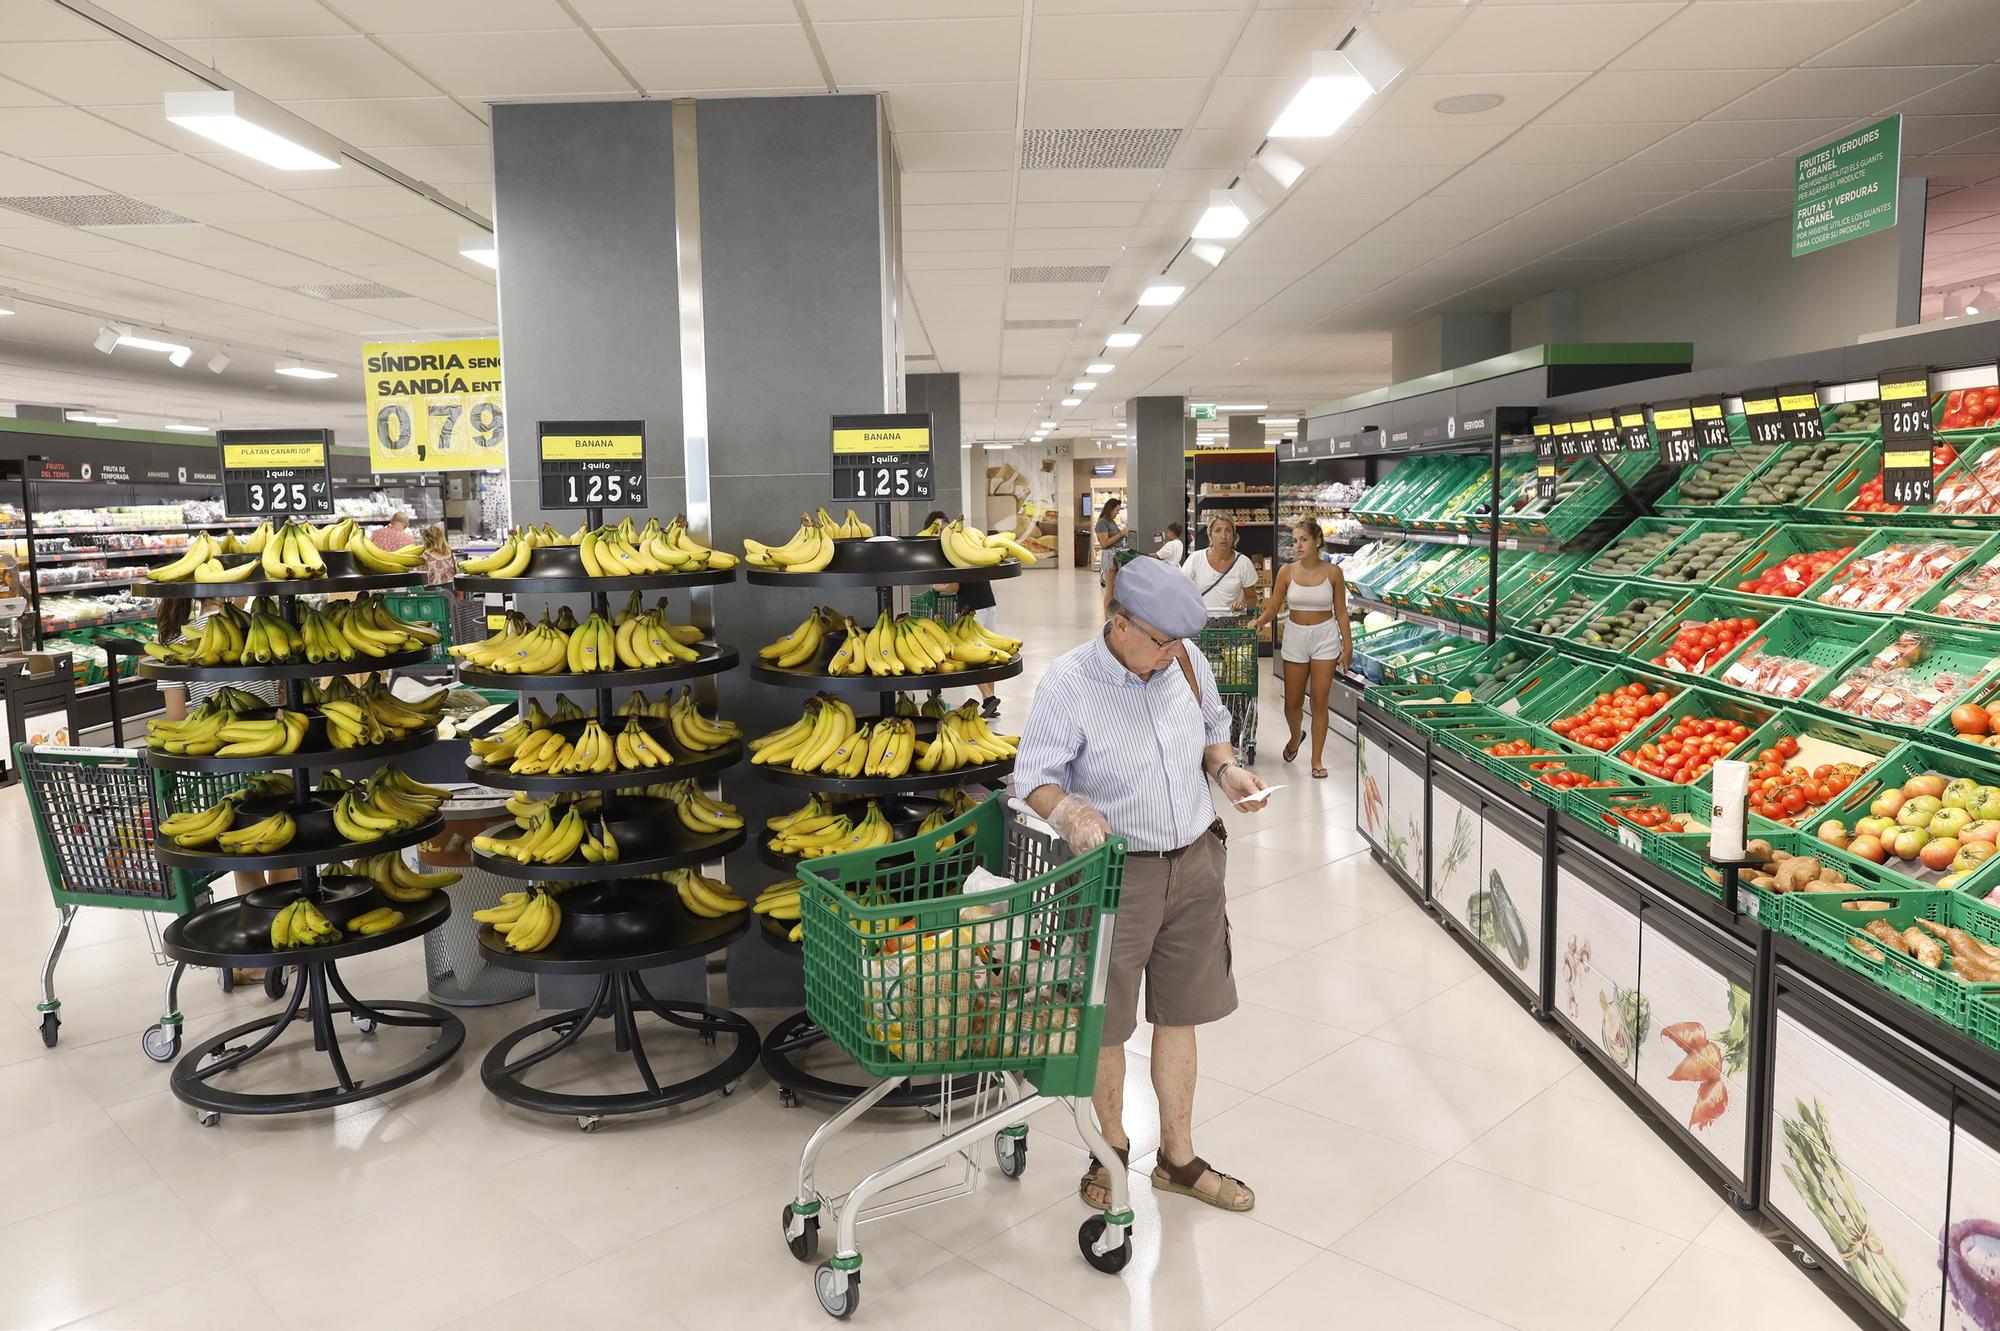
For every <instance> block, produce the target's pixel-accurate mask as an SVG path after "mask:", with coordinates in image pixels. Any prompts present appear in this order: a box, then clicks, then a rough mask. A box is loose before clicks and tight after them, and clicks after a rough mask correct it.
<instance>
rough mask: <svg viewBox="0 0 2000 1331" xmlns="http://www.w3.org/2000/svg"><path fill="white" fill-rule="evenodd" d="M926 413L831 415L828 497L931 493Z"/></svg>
mask: <svg viewBox="0 0 2000 1331" xmlns="http://www.w3.org/2000/svg"><path fill="white" fill-rule="evenodd" d="M931 430H932V423H931V416H930V413H929V412H914V413H910V414H906V415H898V416H835V417H834V418H833V497H834V499H835V500H836V501H837V502H842V503H859V502H861V501H863V500H867V501H870V502H874V503H887V502H889V501H891V500H898V499H931V498H934V497H935V495H934V491H935V488H936V487H935V483H934V481H933V479H932V458H931Z"/></svg>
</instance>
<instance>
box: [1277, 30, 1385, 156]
mask: <svg viewBox="0 0 2000 1331" xmlns="http://www.w3.org/2000/svg"><path fill="white" fill-rule="evenodd" d="M1374 92H1375V89H1374V87H1373V86H1371V85H1370V83H1369V82H1368V80H1367V79H1365V78H1363V77H1362V76H1361V71H1360V70H1358V69H1356V68H1355V67H1354V62H1353V61H1352V60H1350V59H1348V58H1347V56H1346V55H1345V54H1343V53H1342V52H1340V51H1314V52H1313V53H1312V73H1311V74H1310V75H1308V76H1307V78H1306V81H1305V83H1304V85H1303V86H1301V87H1300V88H1299V90H1298V91H1297V92H1296V93H1294V94H1292V100H1291V102H1290V103H1289V104H1287V105H1286V107H1285V109H1284V110H1283V111H1280V112H1279V113H1278V118H1277V119H1276V120H1274V121H1272V122H1271V137H1272V138H1274V139H1323V138H1326V137H1327V136H1328V135H1330V134H1332V133H1334V132H1335V131H1336V130H1338V129H1339V128H1340V127H1341V126H1342V125H1344V124H1346V123H1347V119H1348V117H1349V116H1351V115H1353V114H1354V113H1355V111H1356V110H1357V109H1359V107H1360V106H1361V104H1362V103H1363V102H1365V101H1367V100H1368V98H1369V97H1370V96H1372V95H1373V94H1374Z"/></svg>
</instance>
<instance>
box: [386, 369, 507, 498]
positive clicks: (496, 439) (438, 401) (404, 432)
mask: <svg viewBox="0 0 2000 1331" xmlns="http://www.w3.org/2000/svg"><path fill="white" fill-rule="evenodd" d="M361 378H362V384H363V387H364V389H365V391H366V393H367V408H368V460H369V463H370V464H371V466H372V467H373V469H374V470H375V471H378V472H384V471H486V470H497V469H499V468H502V467H505V466H506V465H507V420H506V405H505V403H504V401H503V399H502V397H501V393H500V339H499V338H497V337H473V338H461V339H458V340H455V341H450V342H369V343H367V344H365V345H364V346H363V347H362V348H361Z"/></svg>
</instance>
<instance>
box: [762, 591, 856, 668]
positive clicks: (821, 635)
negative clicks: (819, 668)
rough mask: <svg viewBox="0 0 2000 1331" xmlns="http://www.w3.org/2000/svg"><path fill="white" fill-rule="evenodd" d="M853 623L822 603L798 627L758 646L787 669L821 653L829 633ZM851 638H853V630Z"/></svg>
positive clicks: (768, 659)
mask: <svg viewBox="0 0 2000 1331" xmlns="http://www.w3.org/2000/svg"><path fill="white" fill-rule="evenodd" d="M851 623H852V621H850V620H848V619H847V618H846V617H845V616H843V615H842V614H840V612H838V611H836V610H829V609H827V608H826V607H825V606H820V607H818V608H816V609H815V610H814V611H813V612H812V613H811V614H809V615H807V616H806V617H805V618H804V619H802V620H800V621H799V624H798V627H797V628H795V629H793V630H792V631H791V632H790V633H787V634H786V635H785V636H784V637H782V638H780V639H778V640H777V641H776V642H774V643H771V644H769V645H768V646H764V647H759V648H758V649H757V655H758V656H760V657H762V658H763V659H764V660H766V661H769V662H770V663H771V664H772V665H775V666H780V667H783V668H784V669H786V670H792V669H795V668H797V667H799V666H802V665H804V664H806V663H807V662H808V661H811V660H814V659H816V658H817V657H818V656H819V649H820V648H821V647H823V646H825V645H826V635H827V634H828V633H830V632H832V631H833V630H835V629H837V628H839V627H841V626H842V625H843V624H850V625H851ZM848 640H849V641H850V642H851V641H853V637H852V636H851V629H850V637H849V639H848ZM857 673H858V672H857Z"/></svg>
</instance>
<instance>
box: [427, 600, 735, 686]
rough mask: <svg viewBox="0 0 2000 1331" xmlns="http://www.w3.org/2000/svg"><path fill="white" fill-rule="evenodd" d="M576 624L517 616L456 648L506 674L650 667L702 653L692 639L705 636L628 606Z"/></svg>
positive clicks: (462, 655) (660, 615)
mask: <svg viewBox="0 0 2000 1331" xmlns="http://www.w3.org/2000/svg"><path fill="white" fill-rule="evenodd" d="M636 600H637V598H636V597H635V598H634V601H635V603H636ZM568 613H569V612H568V610H567V609H565V610H564V611H563V614H564V615H567V614H568ZM572 625H573V626H572V627H570V628H565V627H564V626H563V620H562V619H561V618H558V619H557V620H555V621H554V622H550V620H549V619H548V618H547V617H544V618H543V619H542V621H541V622H540V623H539V624H535V625H532V626H531V625H530V624H529V623H528V621H527V620H526V619H525V618H521V617H518V616H513V617H510V618H509V619H508V622H507V627H506V628H505V629H504V630H502V631H501V632H499V633H497V634H495V635H494V636H492V637H490V638H484V639H481V640H480V641H478V642H469V643H464V644H461V645H458V646H454V647H452V648H451V649H450V650H451V654H452V655H453V656H455V657H457V658H459V659H460V660H461V661H467V662H470V663H471V664H472V665H474V666H477V667H478V668H479V669H481V670H491V671H495V672H497V673H499V674H505V675H554V674H561V673H565V672H567V673H569V674H573V675H585V674H599V673H603V672H606V671H614V670H648V669H653V668H657V667H659V666H665V665H673V664H676V663H683V664H684V663H686V662H689V661H693V660H696V659H697V658H698V657H699V656H700V653H699V652H697V651H695V649H694V648H693V646H691V645H690V644H692V643H697V642H700V641H701V630H700V629H697V628H694V627H692V626H689V625H680V624H673V623H669V622H668V621H667V619H666V617H665V615H664V613H663V612H662V611H660V610H648V611H645V612H643V613H636V614H635V613H633V612H632V611H631V610H630V609H628V610H626V611H625V612H624V613H621V614H620V615H618V616H617V617H616V619H615V620H606V619H605V618H604V616H602V615H600V614H596V613H593V614H591V616H590V617H589V618H588V619H586V620H584V621H583V622H582V623H581V624H575V623H574V621H572Z"/></svg>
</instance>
